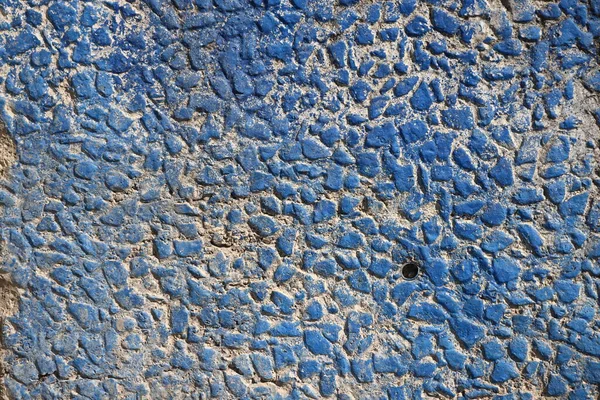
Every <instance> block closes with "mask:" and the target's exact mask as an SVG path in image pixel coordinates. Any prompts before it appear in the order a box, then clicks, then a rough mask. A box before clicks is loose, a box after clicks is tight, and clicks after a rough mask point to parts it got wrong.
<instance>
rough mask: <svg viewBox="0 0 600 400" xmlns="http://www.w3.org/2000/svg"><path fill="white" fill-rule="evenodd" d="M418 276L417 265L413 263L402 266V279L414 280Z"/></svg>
mask: <svg viewBox="0 0 600 400" xmlns="http://www.w3.org/2000/svg"><path fill="white" fill-rule="evenodd" d="M417 275H419V265H418V264H417V263H414V262H409V263H406V264H404V266H403V267H402V276H403V277H404V279H415V278H416V277H417Z"/></svg>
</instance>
